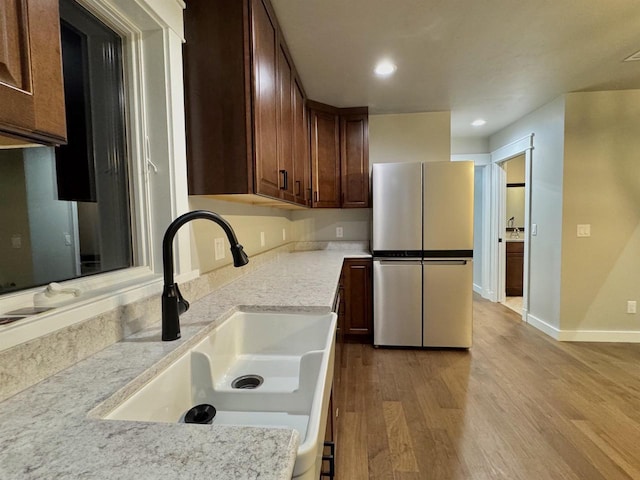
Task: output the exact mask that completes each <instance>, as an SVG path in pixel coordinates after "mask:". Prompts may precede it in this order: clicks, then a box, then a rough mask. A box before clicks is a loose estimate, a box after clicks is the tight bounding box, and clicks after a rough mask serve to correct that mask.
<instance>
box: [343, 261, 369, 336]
mask: <svg viewBox="0 0 640 480" xmlns="http://www.w3.org/2000/svg"><path fill="white" fill-rule="evenodd" d="M344 268H345V269H346V270H345V275H344V290H345V307H346V309H345V318H346V322H345V323H346V325H345V333H346V334H348V335H362V336H371V334H372V333H373V325H372V321H371V311H372V301H371V300H372V293H373V292H372V278H371V276H372V262H371V260H369V259H363V260H354V259H348V260H345V263H344Z"/></svg>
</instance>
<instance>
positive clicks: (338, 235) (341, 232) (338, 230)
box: [336, 227, 344, 238]
mask: <svg viewBox="0 0 640 480" xmlns="http://www.w3.org/2000/svg"><path fill="white" fill-rule="evenodd" d="M343 236H344V230H343V229H342V227H336V238H342V237H343Z"/></svg>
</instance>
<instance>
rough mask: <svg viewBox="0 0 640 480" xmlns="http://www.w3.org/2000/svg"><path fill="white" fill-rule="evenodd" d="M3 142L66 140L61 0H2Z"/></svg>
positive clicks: (0, 139) (0, 115)
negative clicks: (61, 45)
mask: <svg viewBox="0 0 640 480" xmlns="http://www.w3.org/2000/svg"><path fill="white" fill-rule="evenodd" d="M0 32H1V34H0V105H1V106H2V107H1V108H0V145H16V146H19V145H21V144H24V143H30V142H35V143H41V144H45V145H56V144H60V143H64V142H66V123H65V111H64V93H63V86H62V63H61V50H60V23H59V16H58V0H0Z"/></svg>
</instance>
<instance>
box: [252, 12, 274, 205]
mask: <svg viewBox="0 0 640 480" xmlns="http://www.w3.org/2000/svg"><path fill="white" fill-rule="evenodd" d="M251 31H252V40H253V51H252V53H253V55H252V58H253V97H254V102H253V116H254V122H255V125H254V146H255V158H256V162H255V166H256V193H261V194H263V195H267V196H269V197H276V198H277V197H278V196H279V194H280V192H279V185H278V142H277V134H278V113H279V108H278V107H279V105H278V103H279V102H278V100H279V99H278V96H279V95H278V93H279V92H278V85H277V83H276V75H277V73H276V72H277V69H278V66H279V63H280V62H279V61H278V60H279V53H280V48H279V46H278V29H277V27H276V24H275V22H274V19H273V17H272V16H271V15H270V14H269V11H268V10H267V8H266V6H265V4H264V3H263V1H262V0H252V1H251ZM277 77H278V78H279V77H281V75H277Z"/></svg>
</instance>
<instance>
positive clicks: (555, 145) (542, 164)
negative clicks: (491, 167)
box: [489, 97, 565, 329]
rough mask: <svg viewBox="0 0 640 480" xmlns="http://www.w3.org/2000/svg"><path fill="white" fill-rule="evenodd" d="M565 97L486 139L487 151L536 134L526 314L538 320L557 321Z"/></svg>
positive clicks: (556, 323) (552, 323)
mask: <svg viewBox="0 0 640 480" xmlns="http://www.w3.org/2000/svg"><path fill="white" fill-rule="evenodd" d="M564 111H565V99H564V97H560V98H558V99H556V100H553V101H552V102H550V103H548V104H546V105H544V106H543V107H541V108H539V109H538V110H536V111H534V112H532V113H530V114H528V115H526V116H524V117H523V118H521V119H520V120H518V121H517V122H515V123H514V124H512V125H510V126H508V127H507V128H505V129H503V130H502V131H500V132H498V133H497V134H495V135H493V136H492V137H491V138H490V140H489V145H490V148H491V151H495V150H497V149H498V148H500V147H502V146H505V145H507V144H509V143H511V142H513V141H515V140H518V139H521V138H523V137H525V136H527V135H530V134H531V133H533V134H534V139H533V145H534V149H533V152H532V169H531V170H532V172H531V173H532V177H531V180H532V181H531V223H534V224H537V226H538V234H537V236H532V237H531V242H530V245H529V249H530V269H529V272H530V276H529V312H528V313H529V316H530V317H531V321H532V322H533V323H534V324H536V323H537V324H538V326H540V325H542V326H544V324H546V325H548V326H550V327H551V328H555V329H558V328H559V326H560V300H561V299H560V267H561V254H562V249H561V241H562V178H563V157H564Z"/></svg>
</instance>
